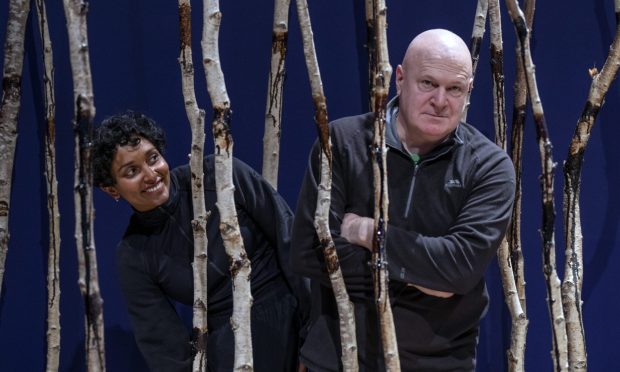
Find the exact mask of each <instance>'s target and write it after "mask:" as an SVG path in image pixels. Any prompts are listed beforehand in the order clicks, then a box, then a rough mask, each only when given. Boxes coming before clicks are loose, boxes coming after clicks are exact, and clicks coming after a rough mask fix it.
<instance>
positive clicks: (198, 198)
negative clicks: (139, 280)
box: [179, 0, 209, 372]
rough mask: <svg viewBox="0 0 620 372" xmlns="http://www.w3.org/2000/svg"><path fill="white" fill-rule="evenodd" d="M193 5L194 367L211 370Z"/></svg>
mask: <svg viewBox="0 0 620 372" xmlns="http://www.w3.org/2000/svg"><path fill="white" fill-rule="evenodd" d="M191 14H192V8H191V4H190V0H179V28H180V31H181V32H180V34H181V53H180V55H179V64H180V67H181V82H182V85H183V98H184V99H185V112H186V114H187V118H188V120H189V123H190V127H191V130H192V147H191V155H190V162H189V164H190V170H191V173H192V207H193V215H194V219H193V220H192V231H193V235H194V262H193V263H192V269H193V279H194V302H193V320H192V324H193V334H192V339H193V345H194V350H195V351H196V355H194V363H193V371H194V372H200V371H206V370H207V333H208V323H207V266H208V257H207V243H208V239H207V219H208V217H209V213H208V212H207V210H206V207H205V195H204V190H203V180H204V168H203V163H204V144H205V112H204V110H201V109H200V108H198V103H197V102H196V92H195V89H194V63H193V60H192V28H191Z"/></svg>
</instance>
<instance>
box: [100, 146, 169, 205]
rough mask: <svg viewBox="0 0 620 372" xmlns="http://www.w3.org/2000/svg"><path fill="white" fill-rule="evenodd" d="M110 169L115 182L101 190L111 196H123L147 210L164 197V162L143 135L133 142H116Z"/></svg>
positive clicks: (166, 180)
mask: <svg viewBox="0 0 620 372" xmlns="http://www.w3.org/2000/svg"><path fill="white" fill-rule="evenodd" d="M110 173H111V174H112V179H114V180H115V183H114V185H113V186H108V187H104V188H103V191H105V192H106V193H108V194H109V195H111V196H112V197H113V198H114V199H118V198H119V197H121V198H123V199H125V200H127V202H128V203H129V204H131V206H132V207H134V209H136V210H137V211H140V212H146V211H149V210H151V209H154V208H156V207H158V206H160V205H162V204H164V203H165V202H166V201H167V200H168V197H169V190H170V170H169V169H168V163H166V160H165V159H164V157H163V156H162V155H161V154H160V153H159V151H157V149H156V148H155V146H153V144H152V143H151V142H150V141H149V140H147V139H145V138H142V137H140V141H139V142H138V144H137V145H136V146H132V145H126V146H117V148H116V154H115V155H114V159H113V160H112V166H111V169H110Z"/></svg>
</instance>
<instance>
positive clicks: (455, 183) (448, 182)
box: [444, 180, 463, 188]
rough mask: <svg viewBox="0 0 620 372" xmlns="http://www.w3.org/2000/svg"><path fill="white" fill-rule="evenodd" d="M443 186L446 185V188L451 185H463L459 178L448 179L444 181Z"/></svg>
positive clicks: (460, 186)
mask: <svg viewBox="0 0 620 372" xmlns="http://www.w3.org/2000/svg"><path fill="white" fill-rule="evenodd" d="M444 187H446V188H451V187H457V188H462V187H463V185H462V184H461V180H448V181H447V182H446V184H445V185H444Z"/></svg>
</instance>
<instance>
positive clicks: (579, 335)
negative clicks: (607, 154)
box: [562, 24, 620, 371]
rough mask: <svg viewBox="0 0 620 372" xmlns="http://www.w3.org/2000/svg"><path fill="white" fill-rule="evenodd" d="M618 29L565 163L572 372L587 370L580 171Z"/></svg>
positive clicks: (565, 289)
mask: <svg viewBox="0 0 620 372" xmlns="http://www.w3.org/2000/svg"><path fill="white" fill-rule="evenodd" d="M616 27H617V28H616V35H615V37H614V41H613V43H612V45H611V47H610V49H609V55H608V56H607V60H606V61H605V64H604V65H603V68H602V69H601V71H600V72H598V73H595V74H594V75H593V76H592V84H591V85H590V92H589V94H588V99H587V101H586V104H585V107H584V109H583V111H582V113H581V116H580V117H579V120H578V121H577V126H576V128H575V132H574V134H573V138H572V140H571V143H570V146H569V149H568V156H567V158H566V162H565V163H564V195H563V199H564V202H563V205H564V233H565V239H566V252H565V257H566V258H565V260H566V261H565V267H564V281H563V283H562V304H563V306H564V312H565V314H566V332H567V335H568V355H569V363H570V367H571V370H577V371H579V370H586V368H587V354H586V347H585V330H584V325H583V313H582V301H581V289H582V286H583V235H582V231H581V213H580V205H579V194H580V191H581V170H582V167H583V158H584V154H585V150H586V146H587V144H588V140H589V139H590V133H591V131H592V127H593V125H594V122H595V120H596V117H597V115H598V113H599V112H600V109H601V107H602V105H603V103H604V100H605V95H606V94H607V92H608V91H609V86H610V85H611V83H612V81H613V80H614V79H615V78H616V76H617V74H618V67H619V66H620V24H619V25H617V26H616Z"/></svg>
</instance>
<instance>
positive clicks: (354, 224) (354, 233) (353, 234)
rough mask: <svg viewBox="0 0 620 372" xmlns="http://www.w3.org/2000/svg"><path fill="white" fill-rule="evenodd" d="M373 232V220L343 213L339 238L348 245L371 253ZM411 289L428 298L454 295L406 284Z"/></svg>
mask: <svg viewBox="0 0 620 372" xmlns="http://www.w3.org/2000/svg"><path fill="white" fill-rule="evenodd" d="M374 232H375V226H374V219H372V218H368V217H361V216H358V215H357V214H355V213H345V214H344V217H343V218H342V225H341V226H340V236H342V237H343V238H345V239H347V241H348V242H349V243H353V244H356V245H359V246H361V247H364V248H366V249H368V250H369V251H372V239H373V234H374ZM407 285H408V286H411V287H416V288H417V289H418V290H420V292H422V293H424V294H427V295H429V296H435V297H441V298H449V297H452V296H453V295H454V293H450V292H442V291H437V290H435V289H430V288H426V287H422V286H419V285H416V284H412V283H409V284H407Z"/></svg>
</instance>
